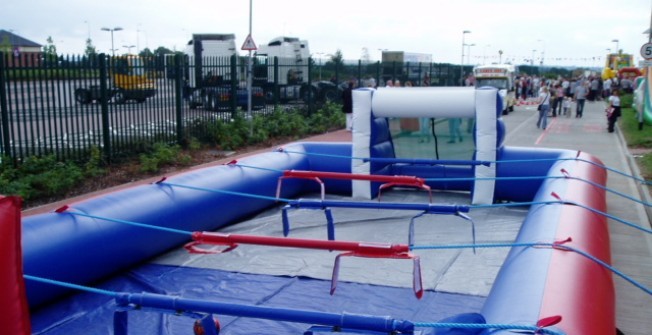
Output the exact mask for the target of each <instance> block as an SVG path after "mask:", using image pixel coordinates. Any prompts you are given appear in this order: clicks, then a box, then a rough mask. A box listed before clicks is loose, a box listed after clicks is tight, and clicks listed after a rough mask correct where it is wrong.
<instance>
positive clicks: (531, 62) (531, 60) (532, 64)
mask: <svg viewBox="0 0 652 335" xmlns="http://www.w3.org/2000/svg"><path fill="white" fill-rule="evenodd" d="M535 52H537V49H533V50H532V59H530V66H534V53H535Z"/></svg>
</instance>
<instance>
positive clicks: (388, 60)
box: [381, 50, 432, 86]
mask: <svg viewBox="0 0 652 335" xmlns="http://www.w3.org/2000/svg"><path fill="white" fill-rule="evenodd" d="M381 60H382V69H383V74H382V80H383V82H386V81H387V80H392V81H395V80H400V81H402V82H403V83H404V84H405V83H406V82H408V81H409V82H411V83H412V85H415V86H430V85H431V82H430V79H429V75H428V70H429V66H430V64H431V63H432V55H430V54H426V53H417V52H405V51H386V50H384V51H383V53H382V59H381Z"/></svg>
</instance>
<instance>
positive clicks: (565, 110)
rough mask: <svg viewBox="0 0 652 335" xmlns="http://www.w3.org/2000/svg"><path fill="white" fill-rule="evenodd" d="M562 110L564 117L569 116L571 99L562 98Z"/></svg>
mask: <svg viewBox="0 0 652 335" xmlns="http://www.w3.org/2000/svg"><path fill="white" fill-rule="evenodd" d="M562 108H563V113H564V115H566V117H570V116H571V98H570V97H566V98H564V102H563V103H562Z"/></svg>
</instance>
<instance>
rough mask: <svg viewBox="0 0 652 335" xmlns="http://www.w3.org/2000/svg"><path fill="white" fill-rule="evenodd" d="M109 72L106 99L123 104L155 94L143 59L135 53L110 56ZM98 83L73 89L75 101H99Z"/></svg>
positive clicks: (145, 98)
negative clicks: (109, 83) (109, 79)
mask: <svg viewBox="0 0 652 335" xmlns="http://www.w3.org/2000/svg"><path fill="white" fill-rule="evenodd" d="M110 61H111V62H110V66H109V73H110V78H111V81H110V82H111V85H110V86H111V87H110V89H109V90H108V91H107V93H106V99H107V101H113V102H115V103H118V104H123V103H125V102H127V101H136V102H138V103H142V102H145V101H146V100H147V98H151V97H153V96H154V95H156V85H155V82H154V80H153V79H152V78H151V77H152V76H151V74H150V72H149V71H147V70H146V67H145V65H144V62H143V59H142V58H141V57H139V56H135V55H124V56H116V57H112V58H110ZM101 94H102V93H101V90H100V86H99V85H91V86H89V87H88V88H83V87H82V88H77V89H75V101H77V102H78V103H80V104H89V103H91V102H93V101H97V102H99V101H101V99H102V96H101Z"/></svg>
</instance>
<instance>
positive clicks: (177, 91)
mask: <svg viewBox="0 0 652 335" xmlns="http://www.w3.org/2000/svg"><path fill="white" fill-rule="evenodd" d="M181 62H182V56H181V55H180V54H176V55H174V79H175V82H174V95H175V100H174V101H175V106H174V107H175V110H176V120H177V129H176V131H177V144H179V145H182V146H183V145H184V140H183V139H184V134H183V132H184V129H183V85H182V82H183V68H182V65H181Z"/></svg>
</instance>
